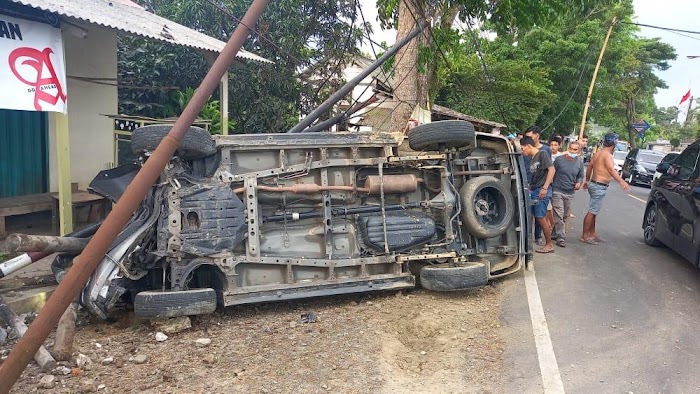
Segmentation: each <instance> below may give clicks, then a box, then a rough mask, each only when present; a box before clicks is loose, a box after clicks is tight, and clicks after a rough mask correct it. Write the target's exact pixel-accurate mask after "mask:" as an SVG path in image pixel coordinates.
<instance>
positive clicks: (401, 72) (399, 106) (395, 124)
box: [389, 0, 427, 133]
mask: <svg viewBox="0 0 700 394" xmlns="http://www.w3.org/2000/svg"><path fill="white" fill-rule="evenodd" d="M413 15H415V16H416V18H418V17H419V15H420V14H419V10H418V8H417V7H416V6H415V5H414V2H413V1H412V0H401V2H400V3H399V23H398V26H397V29H396V40H397V41H398V40H400V39H401V38H402V37H404V36H406V35H407V34H408V33H409V32H410V31H411V29H413V27H414V26H415V25H416V21H415V19H414V18H413ZM419 37H420V36H419ZM418 42H419V39H418V38H414V39H413V40H411V42H409V43H408V44H406V46H404V47H403V48H401V49H400V50H399V51H398V52H397V53H396V55H395V56H394V59H395V63H394V64H395V72H394V86H393V89H394V102H395V103H396V106H395V108H394V111H393V112H392V114H391V127H390V129H389V131H390V132H392V133H403V132H405V131H406V129H407V127H406V126H407V124H408V120H409V119H410V117H411V114H412V113H413V108H415V106H416V104H417V103H421V104H422V105H425V104H424V103H425V101H426V97H427V92H426V89H421V91H420V92H419V89H418V80H419V76H418V68H417V63H418ZM423 83H424V84H426V85H427V80H426V81H424V82H423ZM419 93H420V94H422V95H424V96H423V97H422V98H421V97H419Z"/></svg>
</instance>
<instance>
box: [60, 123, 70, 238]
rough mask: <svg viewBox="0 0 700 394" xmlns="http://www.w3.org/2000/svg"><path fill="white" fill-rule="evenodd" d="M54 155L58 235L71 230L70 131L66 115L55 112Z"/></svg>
mask: <svg viewBox="0 0 700 394" xmlns="http://www.w3.org/2000/svg"><path fill="white" fill-rule="evenodd" d="M56 157H57V158H58V171H57V172H58V215H59V223H60V226H59V232H60V235H66V234H68V233H70V232H72V231H73V203H72V202H73V197H72V190H71V186H70V180H71V170H70V166H71V164H70V133H69V130H68V115H65V114H62V113H57V114H56Z"/></svg>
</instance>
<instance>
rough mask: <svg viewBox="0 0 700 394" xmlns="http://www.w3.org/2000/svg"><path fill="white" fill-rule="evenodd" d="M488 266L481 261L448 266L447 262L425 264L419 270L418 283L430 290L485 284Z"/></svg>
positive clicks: (456, 288) (487, 276) (455, 289)
mask: <svg viewBox="0 0 700 394" xmlns="http://www.w3.org/2000/svg"><path fill="white" fill-rule="evenodd" d="M488 281H489V272H488V266H487V265H486V264H483V263H467V264H466V265H463V266H456V267H450V265H449V264H447V263H446V264H435V265H426V266H425V267H423V268H422V269H421V271H420V284H421V286H422V287H423V288H425V289H428V290H432V291H457V290H465V289H470V288H473V287H479V286H483V285H485V284H487V283H488Z"/></svg>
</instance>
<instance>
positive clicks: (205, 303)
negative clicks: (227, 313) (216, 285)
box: [134, 289, 216, 319]
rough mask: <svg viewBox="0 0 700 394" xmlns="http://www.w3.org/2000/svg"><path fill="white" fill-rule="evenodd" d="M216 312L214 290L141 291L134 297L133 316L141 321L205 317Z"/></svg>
mask: <svg viewBox="0 0 700 394" xmlns="http://www.w3.org/2000/svg"><path fill="white" fill-rule="evenodd" d="M215 310H216V290H214V289H194V290H182V291H142V292H140V293H138V294H136V297H134V314H135V315H136V316H137V317H140V318H143V319H161V318H166V317H179V316H190V315H206V314H209V313H212V312H214V311H215Z"/></svg>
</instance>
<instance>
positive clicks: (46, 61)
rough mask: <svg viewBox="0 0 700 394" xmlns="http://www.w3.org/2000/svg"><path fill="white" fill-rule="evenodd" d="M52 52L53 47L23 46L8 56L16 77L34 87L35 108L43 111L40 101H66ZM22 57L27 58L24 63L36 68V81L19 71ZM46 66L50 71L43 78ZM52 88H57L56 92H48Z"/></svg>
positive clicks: (52, 102) (54, 102)
mask: <svg viewBox="0 0 700 394" xmlns="http://www.w3.org/2000/svg"><path fill="white" fill-rule="evenodd" d="M52 53H53V51H52V50H51V48H44V50H43V51H39V50H38V49H34V48H28V47H23V48H17V49H15V50H14V51H12V53H10V57H9V58H8V61H9V62H10V69H11V70H12V73H13V74H15V77H17V79H19V80H20V81H21V82H23V83H25V84H27V85H29V86H32V87H33V92H34V108H35V109H36V110H37V111H41V105H39V102H40V101H44V102H46V103H49V104H51V105H56V103H57V102H58V100H59V99H60V100H63V102H65V101H66V95H65V94H64V93H63V88H62V87H61V81H59V80H58V77H57V76H56V71H55V70H54V68H53V64H52V63H51V54H52ZM21 58H27V59H26V60H24V61H22V62H21V64H22V65H25V66H29V67H31V68H33V69H34V70H36V81H28V80H27V79H25V78H23V77H22V76H21V75H20V74H19V72H18V71H17V62H18V60H20V59H21ZM44 66H46V70H48V72H49V77H48V78H43V75H42V74H43V72H44ZM50 89H56V94H55V95H52V94H51V93H49V92H47V90H50Z"/></svg>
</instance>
